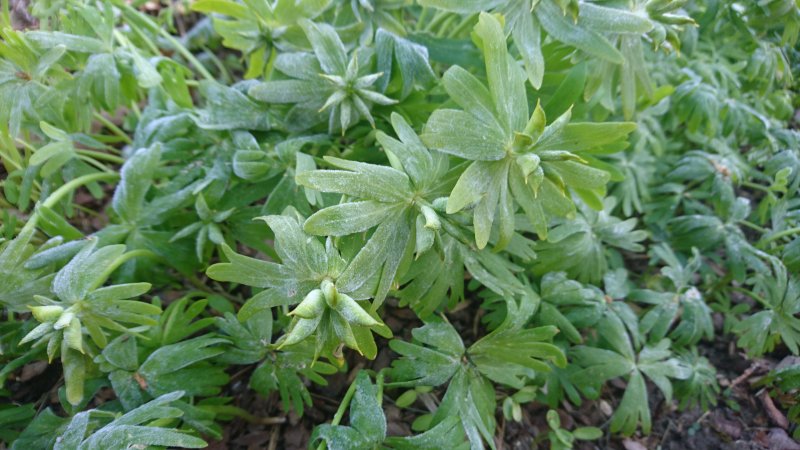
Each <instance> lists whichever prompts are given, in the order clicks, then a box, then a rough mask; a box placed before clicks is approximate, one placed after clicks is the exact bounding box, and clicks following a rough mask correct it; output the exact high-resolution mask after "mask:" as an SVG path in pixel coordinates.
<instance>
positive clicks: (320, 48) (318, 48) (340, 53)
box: [299, 19, 347, 75]
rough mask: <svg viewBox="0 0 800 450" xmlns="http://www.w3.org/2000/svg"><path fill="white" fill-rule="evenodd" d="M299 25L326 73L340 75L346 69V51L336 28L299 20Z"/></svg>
mask: <svg viewBox="0 0 800 450" xmlns="http://www.w3.org/2000/svg"><path fill="white" fill-rule="evenodd" d="M299 24H300V26H301V27H302V28H303V31H305V33H306V37H308V40H309V41H310V42H311V47H312V48H313V49H314V54H315V55H317V60H318V61H319V64H320V66H321V67H322V70H324V71H325V73H328V74H336V75H341V74H344V73H345V71H346V69H347V51H346V50H345V48H344V44H342V40H341V39H340V38H339V35H338V34H336V30H335V29H334V28H333V27H332V26H330V25H328V24H324V23H323V24H318V23H314V22H311V21H310V20H305V19H303V20H300V21H299Z"/></svg>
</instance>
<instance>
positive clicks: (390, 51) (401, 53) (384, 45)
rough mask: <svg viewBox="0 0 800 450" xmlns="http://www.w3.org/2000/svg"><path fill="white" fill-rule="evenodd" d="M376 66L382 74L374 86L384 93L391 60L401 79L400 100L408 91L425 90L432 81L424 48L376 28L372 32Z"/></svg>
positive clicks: (433, 78) (390, 71) (388, 80)
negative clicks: (375, 30)
mask: <svg viewBox="0 0 800 450" xmlns="http://www.w3.org/2000/svg"><path fill="white" fill-rule="evenodd" d="M375 51H376V55H377V57H376V67H377V70H378V71H379V72H380V73H382V74H383V76H382V77H381V78H380V79H379V80H378V83H377V87H378V89H379V90H380V91H381V92H385V91H386V89H387V88H388V87H389V82H390V81H391V74H392V67H393V66H394V60H397V68H398V70H399V71H400V75H401V77H402V78H403V87H402V90H401V91H400V97H401V98H405V97H407V96H408V95H409V94H410V93H411V91H412V90H415V89H420V88H424V87H427V86H429V85H431V84H433V82H435V81H436V74H435V73H434V71H433V69H432V68H431V65H430V63H429V62H428V49H427V48H425V47H424V46H422V45H419V44H416V43H414V42H411V41H409V40H407V39H404V38H402V37H400V36H397V35H395V34H393V33H391V32H389V31H386V30H384V29H383V28H379V29H378V31H377V32H376V33H375Z"/></svg>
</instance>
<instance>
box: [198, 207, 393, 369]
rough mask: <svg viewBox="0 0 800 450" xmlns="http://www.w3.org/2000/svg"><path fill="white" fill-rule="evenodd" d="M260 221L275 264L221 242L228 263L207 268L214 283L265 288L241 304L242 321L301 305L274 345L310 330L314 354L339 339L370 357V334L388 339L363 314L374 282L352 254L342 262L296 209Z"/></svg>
mask: <svg viewBox="0 0 800 450" xmlns="http://www.w3.org/2000/svg"><path fill="white" fill-rule="evenodd" d="M261 219H263V220H264V221H265V222H267V224H268V225H269V227H270V228H271V229H272V231H273V233H274V234H275V252H276V253H277V255H278V257H279V258H280V259H281V263H280V264H278V263H274V262H267V261H261V260H258V259H255V258H250V257H247V256H242V255H238V254H236V253H235V252H234V251H233V250H231V249H230V248H229V247H227V246H223V251H224V253H225V255H226V256H227V258H228V259H229V260H230V262H225V263H218V264H214V265H212V266H211V267H209V268H208V271H207V273H208V276H209V277H211V278H213V279H215V280H218V281H233V282H237V283H243V284H246V285H248V286H254V287H259V288H264V289H265V290H263V291H261V292H259V293H258V294H256V295H255V296H253V297H252V298H251V299H250V300H248V301H247V303H245V304H244V305H243V306H242V308H241V309H240V310H239V319H240V320H242V321H247V320H248V319H249V318H251V317H253V316H254V315H255V314H258V313H260V312H262V311H265V310H269V309H271V308H273V307H276V306H288V305H294V304H297V303H300V304H299V305H298V306H297V308H295V310H293V311H292V312H291V313H290V314H291V315H293V316H294V319H293V320H292V325H291V326H290V328H289V329H288V332H287V334H286V335H284V336H283V338H281V339H280V340H279V341H278V342H277V345H278V348H282V347H284V346H291V345H295V344H298V343H300V342H302V341H303V340H305V339H306V338H307V337H309V336H311V335H312V334H313V335H314V336H315V338H314V339H315V342H316V344H315V357H318V356H319V355H323V354H324V355H325V356H328V357H329V358H331V359H334V358H335V357H334V353H333V352H334V350H336V349H337V347H338V346H339V344H340V343H343V344H345V345H346V346H348V347H350V348H352V349H354V350H356V351H358V352H359V353H361V354H363V355H365V356H367V357H368V358H374V357H375V356H376V355H377V347H376V345H375V340H374V338H373V336H372V332H373V331H374V332H378V333H380V334H381V335H384V336H387V337H388V336H391V330H389V328H387V327H386V325H384V324H383V323H382V322H381V321H380V320H379V319H377V315H376V314H375V313H374V312H373V313H368V312H367V309H371V308H370V306H369V304H368V303H369V302H368V301H367V300H368V299H369V298H370V297H371V294H372V292H374V289H375V285H374V283H370V280H369V278H370V276H369V274H365V273H364V270H362V268H361V266H360V265H359V264H357V258H356V259H354V260H352V261H346V260H345V259H343V258H342V257H341V256H340V254H339V250H338V249H337V248H336V247H335V246H334V245H333V241H332V239H330V238H328V240H327V242H326V244H325V245H323V244H322V243H321V242H320V241H319V240H318V239H317V238H316V237H313V236H308V235H307V234H306V233H305V232H303V229H302V227H301V223H302V222H303V221H304V218H303V217H302V216H300V215H299V214H298V213H297V212H296V211H293V210H289V211H287V213H286V215H283V216H266V217H262V218H261ZM301 300H302V301H301ZM365 308H366V309H365Z"/></svg>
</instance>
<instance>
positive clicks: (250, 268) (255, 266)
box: [206, 244, 288, 288]
mask: <svg viewBox="0 0 800 450" xmlns="http://www.w3.org/2000/svg"><path fill="white" fill-rule="evenodd" d="M222 251H223V253H224V254H225V256H226V257H227V258H228V260H229V261H230V262H228V263H217V264H214V265H212V266H211V267H209V268H208V269H207V270H206V273H207V274H208V276H209V277H211V278H213V279H215V280H217V281H233V282H236V283H242V284H246V285H248V286H255V287H260V288H267V287H275V286H280V285H282V281H281V280H282V279H283V278H284V277H285V276H286V275H288V274H287V272H286V271H285V269H283V268H282V267H281V266H279V265H278V264H275V263H272V262H268V261H261V260H258V259H255V258H250V257H247V256H242V255H239V254H237V253H235V252H234V251H233V250H232V249H231V248H230V247H228V246H227V245H225V244H223V245H222Z"/></svg>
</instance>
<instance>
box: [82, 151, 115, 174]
mask: <svg viewBox="0 0 800 450" xmlns="http://www.w3.org/2000/svg"><path fill="white" fill-rule="evenodd" d="M78 159H80V160H81V161H83V162H85V163H86V164H89V165H90V166H92V167H94V168H95V169H97V170H99V171H101V172H113V170H111V169H109V168H108V167H106V166H105V165H104V164H103V163H101V162H100V161H98V160H96V159H94V158H91V157H89V156H86V155H82V154H78Z"/></svg>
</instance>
